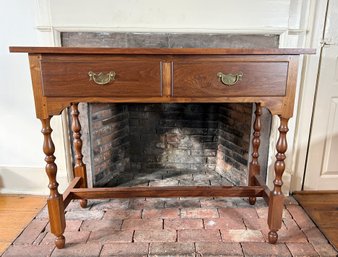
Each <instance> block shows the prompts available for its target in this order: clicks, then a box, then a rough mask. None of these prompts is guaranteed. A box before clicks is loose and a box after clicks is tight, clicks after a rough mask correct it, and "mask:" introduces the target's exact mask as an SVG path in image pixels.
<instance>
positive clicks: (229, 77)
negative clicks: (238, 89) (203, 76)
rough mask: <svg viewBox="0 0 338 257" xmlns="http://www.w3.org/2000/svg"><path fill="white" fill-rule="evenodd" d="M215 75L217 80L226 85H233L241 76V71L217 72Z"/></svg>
mask: <svg viewBox="0 0 338 257" xmlns="http://www.w3.org/2000/svg"><path fill="white" fill-rule="evenodd" d="M217 77H218V78H219V80H220V81H221V82H222V83H223V84H224V85H226V86H233V85H235V84H236V83H237V82H238V81H240V80H241V79H242V77H243V72H241V71H240V72H238V73H237V74H231V73H228V74H224V73H222V72H218V73H217Z"/></svg>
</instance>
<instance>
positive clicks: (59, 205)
mask: <svg viewBox="0 0 338 257" xmlns="http://www.w3.org/2000/svg"><path fill="white" fill-rule="evenodd" d="M50 119H51V117H49V118H47V119H41V122H42V130H41V132H42V134H43V136H44V141H43V152H44V153H45V155H46V157H45V161H46V163H47V164H46V173H47V175H48V178H49V184H48V187H49V190H50V194H49V198H48V200H47V205H48V214H49V222H50V230H51V232H52V233H53V234H54V235H55V236H56V239H55V245H56V247H57V248H59V249H60V248H63V247H64V246H65V237H64V236H63V232H64V231H65V228H66V222H65V211H64V205H63V199H62V195H61V194H60V193H59V192H58V186H59V184H58V183H57V181H56V173H57V166H56V164H55V156H54V151H55V147H54V143H53V140H52V137H51V133H52V131H53V130H52V128H51V127H50Z"/></svg>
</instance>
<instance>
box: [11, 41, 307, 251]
mask: <svg viewBox="0 0 338 257" xmlns="http://www.w3.org/2000/svg"><path fill="white" fill-rule="evenodd" d="M10 51H11V52H24V53H28V55H29V60H30V69H31V76H32V82H33V91H34V99H35V109H36V115H37V117H38V118H39V119H40V120H41V122H42V134H43V136H44V143H43V151H44V153H45V155H46V157H45V161H46V163H47V165H46V173H47V175H48V178H49V185H48V187H49V189H50V196H49V199H48V200H47V202H48V211H49V219H50V226H51V232H52V233H53V234H54V235H55V236H56V240H55V244H56V246H57V247H58V248H63V247H64V245H65V237H64V236H63V233H64V230H65V227H66V222H65V214H64V209H65V207H66V206H67V205H68V204H69V202H70V201H71V200H72V199H81V201H80V204H81V206H82V207H86V205H87V199H94V198H128V197H178V196H182V197H183V196H185V197H187V196H190V197H194V196H196V197H201V196H202V197H203V196H205V197H220V196H241V197H249V202H250V204H255V201H256V197H263V198H264V199H265V200H266V202H267V203H268V204H269V213H268V221H267V222H268V225H269V228H270V232H269V235H268V238H269V242H270V243H276V241H277V239H278V234H277V231H278V230H279V229H280V228H281V224H282V211H283V201H284V196H283V194H282V191H281V187H282V184H283V181H282V175H283V172H284V169H285V163H284V159H285V152H286V149H287V142H286V133H287V132H288V120H289V118H290V117H291V116H292V112H293V106H294V98H295V89H296V81H297V70H298V59H299V55H301V54H313V53H314V50H312V49H139V48H133V49H131V48H127V49H116V48H61V47H11V48H10ZM79 102H90V103H93V102H95V103H230V102H231V103H248V102H250V103H256V111H255V121H254V124H253V129H254V133H253V140H252V149H253V153H252V157H251V162H250V164H249V179H248V181H249V182H248V186H237V187H231V186H181V187H116V188H88V187H87V178H86V166H85V164H84V163H83V161H82V157H83V156H82V152H81V148H82V140H81V133H80V131H81V125H80V123H79V117H78V116H79V112H78V103H79ZM263 106H264V107H266V108H268V109H269V110H270V112H271V113H272V114H273V115H278V116H279V118H280V126H279V129H278V130H279V139H278V142H277V146H276V149H277V154H276V162H275V180H274V182H273V184H274V187H273V190H272V191H270V190H269V188H268V187H267V186H266V184H265V181H264V180H263V179H262V177H261V176H260V166H259V162H258V148H259V145H260V130H261V120H260V116H261V113H262V111H261V108H262V107H263ZM67 107H70V108H71V110H72V126H71V129H72V132H73V145H74V151H75V166H74V169H73V171H74V179H73V180H72V181H71V182H70V184H69V187H68V188H67V190H66V191H65V192H64V193H63V195H62V194H60V193H59V191H58V183H57V181H56V173H57V166H56V164H55V157H54V150H55V147H54V144H53V141H52V138H51V133H52V128H51V126H50V120H51V118H52V117H53V116H54V115H60V113H61V112H62V111H63V110H64V109H65V108H67Z"/></svg>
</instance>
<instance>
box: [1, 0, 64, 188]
mask: <svg viewBox="0 0 338 257" xmlns="http://www.w3.org/2000/svg"><path fill="white" fill-rule="evenodd" d="M0 4H1V9H0V37H1V39H0V78H1V84H0V87H1V90H0V117H1V125H0V192H2V193H21V192H22V193H33V194H46V193H47V192H48V190H47V184H48V180H47V176H46V175H45V172H44V168H43V167H44V160H43V159H44V155H43V152H42V150H41V149H42V135H41V133H40V130H41V125H40V121H39V120H38V119H36V118H35V110H34V99H33V92H32V86H31V82H30V73H29V63H28V58H27V55H25V54H11V53H9V50H8V47H9V46H10V45H33V46H36V45H39V43H40V42H39V36H38V32H37V30H36V24H35V21H36V19H35V17H36V13H37V9H36V4H35V1H34V0H12V1H5V0H1V1H0ZM56 121H57V120H56ZM59 124H60V122H56V123H55V122H54V126H55V127H56V131H57V132H59V133H58V134H59V138H60V125H59ZM61 139H62V137H61ZM56 141H57V143H59V144H60V142H59V141H60V140H56ZM59 144H58V145H57V146H58V149H59V148H60V147H59ZM58 155H59V156H57V157H59V158H58V159H61V160H62V159H64V154H63V150H62V147H61V152H59V153H58ZM63 163H64V161H61V162H60V165H59V166H60V175H61V177H62V176H65V174H66V172H65V171H63V172H62V168H63V167H64V164H63ZM63 170H64V168H63ZM62 180H64V179H61V181H62Z"/></svg>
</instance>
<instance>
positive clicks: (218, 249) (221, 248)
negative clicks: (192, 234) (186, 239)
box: [196, 242, 243, 256]
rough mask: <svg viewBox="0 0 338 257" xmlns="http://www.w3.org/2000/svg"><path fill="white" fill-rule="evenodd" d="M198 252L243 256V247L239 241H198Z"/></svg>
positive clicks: (203, 254)
mask: <svg viewBox="0 0 338 257" xmlns="http://www.w3.org/2000/svg"><path fill="white" fill-rule="evenodd" d="M196 252H197V253H199V254H200V255H202V256H205V255H212V256H219V255H226V256H229V255H230V256H243V255H242V248H241V245H240V244H239V243H223V242H213V243H209V242H198V243H196Z"/></svg>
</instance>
